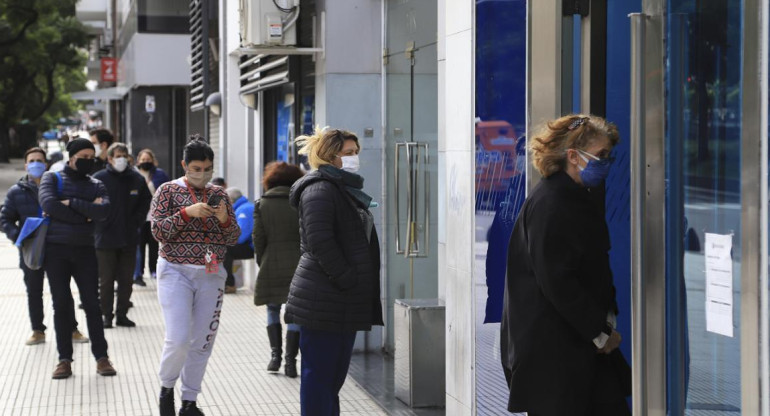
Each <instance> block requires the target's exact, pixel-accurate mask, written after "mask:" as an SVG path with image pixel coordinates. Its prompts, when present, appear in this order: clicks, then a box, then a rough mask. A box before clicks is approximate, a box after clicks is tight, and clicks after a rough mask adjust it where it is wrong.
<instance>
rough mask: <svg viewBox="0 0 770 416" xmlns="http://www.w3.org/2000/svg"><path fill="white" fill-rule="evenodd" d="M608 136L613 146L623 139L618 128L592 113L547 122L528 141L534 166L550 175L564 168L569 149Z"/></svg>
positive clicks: (584, 146) (578, 147) (580, 147)
mask: <svg viewBox="0 0 770 416" xmlns="http://www.w3.org/2000/svg"><path fill="white" fill-rule="evenodd" d="M603 137H606V138H607V139H609V141H610V144H611V145H612V146H613V147H614V146H615V145H616V144H617V143H618V141H619V140H620V136H619V135H618V128H617V127H615V125H614V124H612V123H610V122H609V121H607V120H605V119H603V118H601V117H597V116H592V115H584V114H570V115H567V116H564V117H561V118H557V119H556V120H552V121H549V122H547V123H545V126H543V127H542V128H541V129H540V130H539V131H538V132H537V133H536V134H535V136H534V137H533V138H532V139H531V140H530V142H529V151H530V152H532V165H533V166H534V167H535V169H537V170H538V172H540V174H541V175H543V177H544V178H547V177H549V176H551V175H553V174H554V173H556V172H559V171H561V170H564V168H565V166H566V162H567V150H568V149H585V148H586V147H588V145H589V144H591V143H592V142H593V141H595V140H596V139H599V138H603Z"/></svg>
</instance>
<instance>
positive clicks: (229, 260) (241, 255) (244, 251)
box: [223, 243, 254, 286]
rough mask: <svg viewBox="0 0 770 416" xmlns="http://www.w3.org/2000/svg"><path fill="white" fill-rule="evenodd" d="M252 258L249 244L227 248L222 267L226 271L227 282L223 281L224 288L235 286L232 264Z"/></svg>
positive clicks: (252, 251) (252, 254) (252, 252)
mask: <svg viewBox="0 0 770 416" xmlns="http://www.w3.org/2000/svg"><path fill="white" fill-rule="evenodd" d="M253 257H254V249H252V248H251V246H250V245H249V243H243V244H236V245H234V246H230V247H227V254H226V255H225V261H224V263H223V265H224V266H225V270H226V271H227V280H225V286H235V276H234V275H233V262H234V261H235V260H245V259H250V258H253Z"/></svg>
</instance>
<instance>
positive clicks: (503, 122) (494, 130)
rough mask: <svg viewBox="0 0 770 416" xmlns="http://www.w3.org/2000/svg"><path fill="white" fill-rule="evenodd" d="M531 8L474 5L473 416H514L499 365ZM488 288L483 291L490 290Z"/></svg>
mask: <svg viewBox="0 0 770 416" xmlns="http://www.w3.org/2000/svg"><path fill="white" fill-rule="evenodd" d="M526 7H527V5H526V1H525V0H512V1H505V2H502V1H485V0H477V1H476V128H475V130H476V134H475V135H476V140H475V142H476V149H475V150H476V158H475V168H476V173H475V183H476V230H475V236H476V237H475V246H476V249H475V251H476V257H475V258H476V260H475V269H474V279H475V281H476V288H477V289H476V299H475V303H476V411H477V413H478V414H480V415H481V414H483V415H494V414H501V415H503V414H510V413H508V412H507V411H506V410H505V409H506V408H507V402H508V387H507V386H506V385H505V377H504V376H503V372H502V366H501V361H500V324H499V322H500V315H501V313H502V305H503V289H504V286H505V261H506V253H507V251H508V239H509V238H510V235H511V231H512V230H513V224H514V222H515V221H516V217H517V216H518V213H519V209H520V208H521V205H522V203H523V202H524V196H525V195H524V190H525V183H526V181H525V175H524V172H525V166H526V139H525V137H524V135H523V133H524V131H525V123H526V119H525V117H526V114H525V111H526V102H525V87H526V78H525V68H526V26H527V25H526V13H527V9H526ZM485 288H486V290H485Z"/></svg>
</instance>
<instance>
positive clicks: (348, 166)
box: [340, 155, 360, 173]
mask: <svg viewBox="0 0 770 416" xmlns="http://www.w3.org/2000/svg"><path fill="white" fill-rule="evenodd" d="M340 159H342V170H344V171H348V172H351V173H356V172H358V169H359V167H360V166H359V163H358V155H353V156H340Z"/></svg>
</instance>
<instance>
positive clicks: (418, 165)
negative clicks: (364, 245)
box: [394, 142, 430, 257]
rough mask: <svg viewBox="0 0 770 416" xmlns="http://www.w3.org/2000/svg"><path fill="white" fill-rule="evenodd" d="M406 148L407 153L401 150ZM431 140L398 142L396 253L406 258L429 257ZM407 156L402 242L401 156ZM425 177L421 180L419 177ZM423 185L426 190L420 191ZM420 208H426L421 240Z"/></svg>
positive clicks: (396, 167)
mask: <svg viewBox="0 0 770 416" xmlns="http://www.w3.org/2000/svg"><path fill="white" fill-rule="evenodd" d="M402 148H403V150H404V152H403V153H402V152H401V149H402ZM428 150H429V146H428V143H418V142H403V143H396V157H395V169H394V171H395V173H394V179H395V182H396V183H395V191H396V254H403V255H404V257H427V256H428V254H429V253H428V248H429V247H430V244H429V242H430V233H429V229H430V175H429V173H428V166H429V164H430V158H429V156H428ZM402 154H404V155H405V156H406V160H405V161H406V194H405V197H406V240H405V242H404V244H403V245H402V242H401V198H402V195H401V192H400V186H401V185H400V182H401V173H400V172H401V155H402ZM420 176H422V178H420ZM420 179H422V180H420ZM420 184H422V189H423V192H422V193H421V192H420ZM420 207H422V208H423V213H422V214H423V215H422V227H423V229H424V232H423V233H422V235H423V238H422V241H420V239H419V238H417V234H418V233H417V227H418V226H419V225H420V223H419V222H418V216H419V214H420V212H419V211H420Z"/></svg>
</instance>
